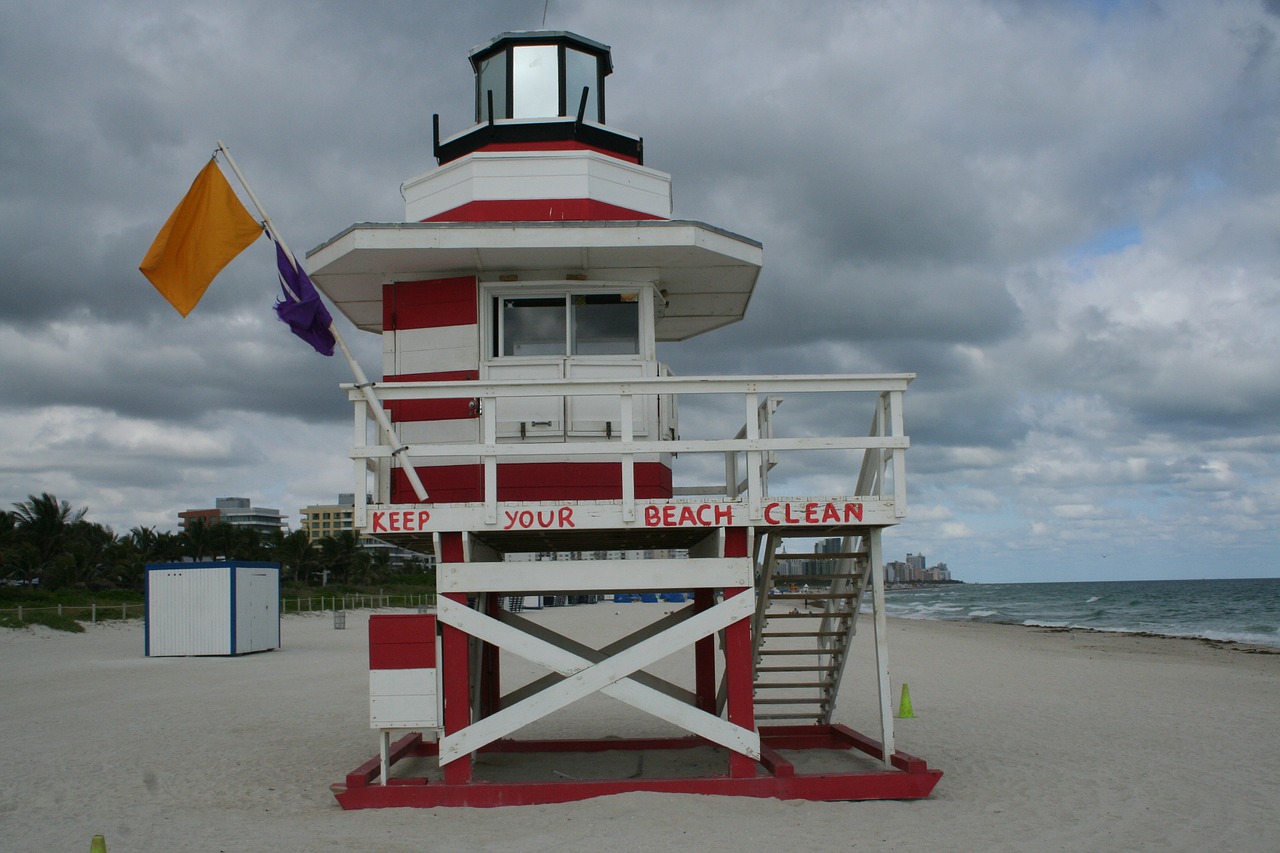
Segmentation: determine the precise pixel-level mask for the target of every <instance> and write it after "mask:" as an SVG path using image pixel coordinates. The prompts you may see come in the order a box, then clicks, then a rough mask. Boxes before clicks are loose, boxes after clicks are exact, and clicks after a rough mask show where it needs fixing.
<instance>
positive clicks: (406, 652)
mask: <svg viewBox="0 0 1280 853" xmlns="http://www.w3.org/2000/svg"><path fill="white" fill-rule="evenodd" d="M435 665H436V644H435V641H434V640H432V641H431V642H430V643H387V644H385V645H381V646H369V669H434V668H435Z"/></svg>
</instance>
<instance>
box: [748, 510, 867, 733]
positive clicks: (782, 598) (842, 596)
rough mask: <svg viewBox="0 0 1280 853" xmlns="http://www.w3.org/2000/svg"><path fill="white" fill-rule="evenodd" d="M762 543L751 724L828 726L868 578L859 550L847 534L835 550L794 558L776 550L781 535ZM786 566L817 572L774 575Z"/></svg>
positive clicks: (858, 543)
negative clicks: (802, 564)
mask: <svg viewBox="0 0 1280 853" xmlns="http://www.w3.org/2000/svg"><path fill="white" fill-rule="evenodd" d="M762 539H763V541H762V542H761V543H759V544H760V546H761V547H758V548H757V549H756V553H757V555H758V558H757V559H758V562H757V566H756V584H757V585H756V590H757V607H756V615H755V624H754V631H753V633H752V636H753V649H752V651H753V653H754V661H755V670H754V682H755V684H754V687H755V711H756V720H757V721H759V722H761V723H764V724H796V723H802V722H806V721H807V722H813V723H818V724H823V725H827V724H830V723H831V721H832V715H833V713H834V711H835V703H836V694H837V693H838V691H839V689H840V681H841V677H842V676H843V673H844V669H845V658H846V656H847V653H848V650H849V646H850V643H851V641H852V639H853V635H854V633H855V631H856V630H857V621H858V607H859V604H860V603H861V601H862V596H863V594H864V593H865V591H866V589H867V582H868V579H869V577H870V573H869V571H868V567H869V565H870V561H869V560H868V553H867V548H866V545H865V543H864V541H863V539H862V537H858V536H846V537H844V538H843V539H842V540H841V546H840V549H839V550H838V551H836V552H833V553H822V552H806V553H795V552H784V551H782V550H781V547H782V544H783V541H784V540H783V537H782V536H780V535H777V534H774V533H769V534H766V535H764V536H763V537H762ZM793 560H805V561H807V562H809V563H810V565H811V566H814V564H816V565H817V567H816V570H810V571H808V572H806V573H805V574H780V573H779V568H780V566H779V564H783V563H785V562H787V561H793ZM779 585H781V587H780V588H778V587H779ZM793 588H795V589H797V590H798V591H795V592H793V591H791V590H792V589H793Z"/></svg>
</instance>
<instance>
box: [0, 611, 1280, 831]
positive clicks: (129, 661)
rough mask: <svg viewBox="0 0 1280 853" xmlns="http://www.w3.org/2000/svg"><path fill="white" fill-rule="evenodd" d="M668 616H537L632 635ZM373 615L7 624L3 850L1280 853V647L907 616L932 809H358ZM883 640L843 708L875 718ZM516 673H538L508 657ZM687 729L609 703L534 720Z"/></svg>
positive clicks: (542, 726)
mask: <svg viewBox="0 0 1280 853" xmlns="http://www.w3.org/2000/svg"><path fill="white" fill-rule="evenodd" d="M658 606H661V605H640V604H637V605H629V606H626V605H624V606H616V605H613V604H597V605H585V606H579V607H574V608H561V609H549V610H546V611H542V612H541V613H539V614H536V615H535V616H534V618H537V619H541V620H545V621H546V622H547V623H548V624H549V625H551V626H552V627H554V628H556V629H557V630H562V631H564V632H566V633H571V634H573V635H575V636H580V637H588V636H591V637H595V636H614V635H620V634H622V633H625V632H626V631H627V630H630V629H631V628H633V627H635V626H636V625H638V624H640V622H642V621H646V620H647V619H649V618H651V615H652V614H651V612H650V611H647V610H646V608H653V607H658ZM526 615H527V614H526ZM367 619H368V611H354V612H349V613H348V615H347V628H346V630H335V629H334V627H333V619H332V616H331V615H329V614H323V615H321V614H316V615H301V616H289V617H286V618H285V620H284V622H283V625H282V642H283V648H281V649H280V650H277V651H272V652H266V653H261V654H256V655H248V656H244V657H238V658H145V657H143V630H142V625H141V624H140V623H136V622H135V623H131V624H126V623H105V624H101V625H98V626H91V627H89V629H88V631H87V633H85V634H79V635H72V634H61V633H56V632H52V631H47V630H43V629H41V630H23V631H12V630H4V631H0V685H3V687H2V689H3V693H2V696H3V700H2V701H0V732H2V733H3V737H4V752H5V758H6V760H5V766H6V770H7V772H6V773H5V774H4V780H3V782H0V838H2V839H3V840H2V841H0V847H2V848H3V849H5V850H13V851H45V850H50V851H52V850H59V851H63V850H87V849H88V846H89V841H90V839H91V838H92V836H93V835H94V834H95V833H101V834H103V835H105V836H106V839H107V844H108V850H110V851H112V853H122V851H174V850H185V851H206V850H207V851H267V850H270V851H274V853H288V852H289V851H316V850H379V851H382V850H386V851H402V850H403V851H423V850H427V851H437V850H439V851H444V850H449V851H457V850H495V851H498V850H501V851H539V850H606V851H607V850H620V851H621V850H627V851H633V850H636V849H650V850H687V849H691V848H692V849H697V850H699V851H719V850H725V851H730V850H731V851H743V850H766V849H778V850H894V851H916V850H920V851H924V850H988V851H992V850H1009V851H1015V850H1016V851H1040V850H1046V851H1051V850H1072V851H1086V850H1089V851H1092V850H1097V851H1121V850H1206V849H1207V850H1213V851H1215V853H1225V851H1274V850H1276V849H1280V808H1277V805H1276V804H1277V803H1280V725H1278V723H1280V654H1275V653H1250V651H1249V650H1247V649H1244V648H1242V647H1232V646H1222V645H1215V644H1210V643H1206V642H1200V641H1194V640H1172V639H1161V638H1150V637H1140V636H1127V635H1115V634H1097V633H1088V632H1080V631H1070V632H1068V631H1043V630H1036V629H1031V628H1022V627H1016V626H1001V625H986V624H977V623H943V622H924V621H904V620H897V621H891V623H890V625H891V642H890V659H891V665H892V672H893V682H894V695H895V697H896V696H897V695H898V690H899V689H900V685H901V684H902V683H903V682H906V683H907V684H908V685H909V687H910V691H911V697H912V700H913V703H914V707H915V711H916V714H917V717H916V718H915V719H910V720H901V721H898V722H897V740H898V747H899V748H900V749H903V750H905V751H907V752H910V753H913V754H915V755H919V756H921V757H923V758H925V759H927V760H928V761H929V764H930V765H931V766H934V767H937V768H939V769H941V770H943V771H944V773H945V774H946V775H945V776H944V777H943V779H942V781H941V782H940V783H939V785H938V787H937V788H936V789H935V791H934V793H933V795H932V796H931V797H930V798H929V799H928V800H923V801H917V802H906V803H897V802H874V803H801V802H781V801H777V800H753V799H745V798H744V799H735V798H724V797H701V796H677V795H659V794H627V795H621V796H614V797H606V798H602V799H597V800H587V801H583V802H579V803H570V804H563V805H552V806H525V807H516V808H499V809H483V810H482V809H428V810H409V809H385V810H367V811H354V812H346V811H342V810H341V809H340V808H339V806H338V805H337V803H336V801H335V800H334V798H333V796H332V795H331V793H330V791H329V785H330V784H331V783H334V782H338V781H341V780H342V778H343V777H344V776H345V774H346V773H347V772H348V771H349V770H352V769H353V768H354V767H355V766H356V765H358V764H360V763H361V762H363V761H364V760H366V759H367V758H369V757H371V756H372V755H374V754H375V752H376V748H377V747H376V736H375V734H374V733H373V732H371V731H370V730H369V728H368V705H367V701H368V700H367V689H368V681H367V674H366V672H367V669H366V662H367V650H366V643H367V632H366V622H367ZM869 640H870V633H869V631H867V633H866V634H865V636H863V637H862V638H861V641H860V642H857V643H856V646H857V647H858V657H857V658H856V659H855V660H854V661H853V663H852V666H853V667H854V669H853V670H852V674H851V675H850V676H847V677H846V681H845V684H846V688H845V690H844V691H842V694H841V706H840V709H839V714H838V716H837V719H838V721H839V722H844V723H847V724H849V725H852V726H853V727H854V728H858V729H860V730H863V731H867V732H874V731H875V727H876V719H875V716H874V707H875V705H874V702H875V697H874V691H873V690H872V689H871V687H872V685H873V684H874V679H873V677H872V676H871V673H872V666H871V651H872V650H871V648H870V642H869ZM504 674H506V675H508V676H509V677H510V678H511V679H512V681H513V682H518V681H519V680H522V679H527V678H530V677H533V676H534V675H537V674H540V673H537V672H536V670H529V669H525V668H522V665H521V664H520V662H519V661H517V660H505V659H504ZM851 678H852V679H853V680H852V681H851V680H850V679H851ZM895 705H896V702H895ZM665 726H666V724H665V723H661V722H660V721H653V720H650V719H649V718H646V717H645V716H644V715H642V714H640V712H638V711H635V710H633V709H631V708H629V707H627V706H625V705H621V704H620V703H617V702H614V701H613V700H611V699H608V698H607V697H603V696H596V697H591V698H589V699H588V700H584V701H583V702H580V703H577V704H575V705H573V706H570V707H569V708H568V709H566V710H565V711H564V712H562V713H561V714H560V715H558V716H557V717H554V718H551V719H549V720H546V721H543V722H541V723H539V724H537V725H536V726H534V727H530V729H529V730H528V731H527V732H526V734H527V735H529V736H535V735H536V736H576V735H595V734H610V733H616V734H620V735H621V734H625V735H634V734H639V733H643V732H647V731H655V732H666V731H669V730H668V729H666V728H664V727H665ZM535 728H536V729H537V731H533V729H535Z"/></svg>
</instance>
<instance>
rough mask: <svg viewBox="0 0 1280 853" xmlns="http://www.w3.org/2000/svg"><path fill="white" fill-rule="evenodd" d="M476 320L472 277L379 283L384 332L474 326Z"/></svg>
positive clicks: (474, 281)
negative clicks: (380, 286) (380, 285)
mask: <svg viewBox="0 0 1280 853" xmlns="http://www.w3.org/2000/svg"><path fill="white" fill-rule="evenodd" d="M478 321H479V315H478V314H477V307H476V280H475V277H474V276H464V277H462V278H438V279H431V280H428V281H399V282H395V283H394V284H384V285H383V286H382V329H383V331H392V330H396V329H436V328H439V327H441V326H474V325H475V324H476V323H477V322H478Z"/></svg>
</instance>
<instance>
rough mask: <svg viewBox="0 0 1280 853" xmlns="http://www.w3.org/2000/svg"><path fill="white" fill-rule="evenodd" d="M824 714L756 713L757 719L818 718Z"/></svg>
mask: <svg viewBox="0 0 1280 853" xmlns="http://www.w3.org/2000/svg"><path fill="white" fill-rule="evenodd" d="M821 716H822V714H820V713H815V714H756V719H757V720H816V719H818V718H819V717H821Z"/></svg>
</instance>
